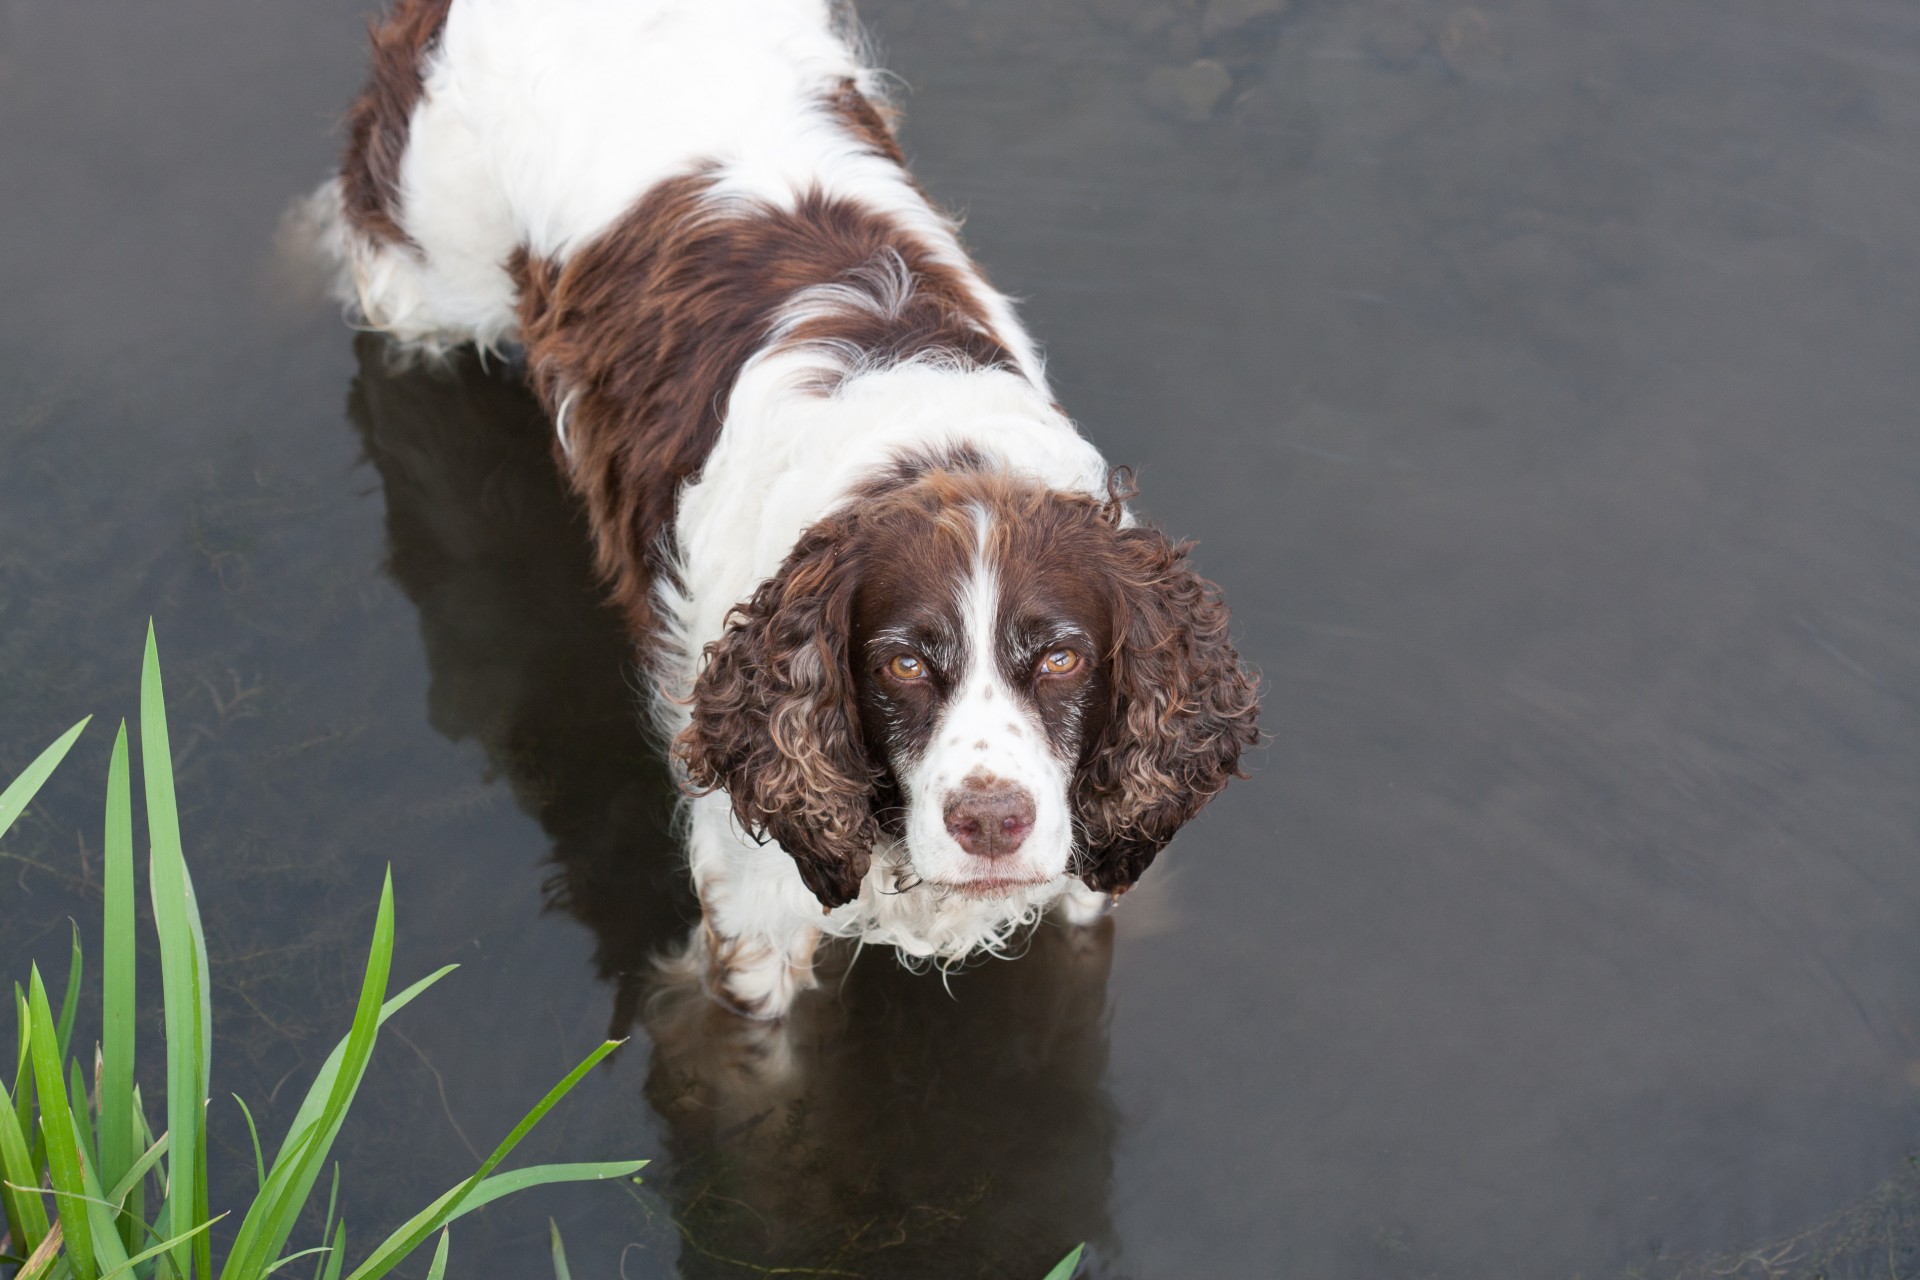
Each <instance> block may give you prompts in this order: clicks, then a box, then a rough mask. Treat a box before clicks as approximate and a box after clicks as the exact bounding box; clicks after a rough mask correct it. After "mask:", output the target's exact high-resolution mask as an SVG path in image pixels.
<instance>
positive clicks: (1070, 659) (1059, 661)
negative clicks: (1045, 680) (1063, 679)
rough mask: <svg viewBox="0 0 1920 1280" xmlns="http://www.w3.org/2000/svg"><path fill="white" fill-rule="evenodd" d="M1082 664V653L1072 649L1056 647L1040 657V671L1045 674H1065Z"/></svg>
mask: <svg viewBox="0 0 1920 1280" xmlns="http://www.w3.org/2000/svg"><path fill="white" fill-rule="evenodd" d="M1079 665H1080V655H1079V654H1077V653H1075V652H1074V651H1073V650H1071V649H1055V650H1054V651H1053V652H1052V653H1049V654H1048V655H1047V656H1046V657H1044V658H1042V659H1040V671H1041V673H1042V674H1043V675H1050V676H1064V675H1066V674H1067V673H1068V672H1069V671H1072V670H1073V669H1074V668H1075V667H1078V666H1079Z"/></svg>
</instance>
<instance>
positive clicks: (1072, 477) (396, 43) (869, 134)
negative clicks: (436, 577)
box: [309, 0, 1258, 1017]
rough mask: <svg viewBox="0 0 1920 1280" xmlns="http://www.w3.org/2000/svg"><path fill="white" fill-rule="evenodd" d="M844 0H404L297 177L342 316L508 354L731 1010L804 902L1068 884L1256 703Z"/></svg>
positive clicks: (755, 985) (938, 938)
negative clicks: (867, 55)
mask: <svg viewBox="0 0 1920 1280" xmlns="http://www.w3.org/2000/svg"><path fill="white" fill-rule="evenodd" d="M842 8H843V7H842V6H840V5H836V4H833V3H830V0H399V3H398V4H397V6H396V7H395V9H394V10H393V11H392V12H391V13H390V14H389V15H388V16H387V17H385V18H384V19H381V20H379V21H378V22H376V24H375V25H374V27H373V70H372V76H371V80H370V83H369V84H368V86H367V89H366V91H365V92H364V93H363V94H362V95H361V96H360V98H359V99H358V100H357V101H356V102H355V103H354V104H353V106H352V109H351V111H350V114H349V117H348V121H349V129H350V142H349V145H348V148H347V153H346V158H345V162H344V164H343V166H342V168H341V172H340V175H339V177H338V178H337V179H335V180H334V181H332V182H329V183H328V184H327V185H326V186H324V187H323V188H321V190H320V191H319V192H318V193H317V194H316V195H315V197H314V200H313V202H312V204H311V205H310V206H309V210H310V216H311V217H312V218H313V219H314V223H315V226H316V228H317V231H318V234H319V235H320V236H321V237H322V239H323V243H324V247H325V248H326V249H327V250H328V252H329V253H330V254H331V256H332V257H333V259H334V260H335V262H336V263H337V264H338V267H339V279H340V281H341V286H340V287H341V291H342V295H343V297H344V298H345V299H346V300H347V301H349V302H350V304H351V305H352V306H353V307H355V308H356V309H357V311H358V313H359V316H360V317H361V318H362V319H363V320H364V322H365V323H366V324H367V325H368V326H370V327H372V328H375V329H379V330H382V331H384V332H385V333H386V334H388V335H389V336H390V337H391V338H393V339H394V340H396V341H397V342H398V343H399V344H401V345H402V346H403V347H405V348H410V349H413V350H419V351H425V352H428V353H432V352H442V351H445V350H447V349H449V348H451V347H452V346H454V345H456V344H460V343H467V342H471V343H475V344H477V345H478V346H479V347H480V348H481V349H482V350H488V349H498V348H500V347H503V346H506V345H508V344H515V345H518V346H519V347H521V348H523V349H524V351H525V359H526V364H527V368H528V371H529V374H530V376H531V378H532V381H533V385H534V387H535V390H536V391H537V393H538V394H539V396H540V397H541V400H542V402H543V403H544V405H545V406H546V408H547V411H548V413H549V415H550V416H551V418H552V421H553V425H554V435H555V452H556V456H557V458H558V462H559V465H560V467H561V469H562V470H563V471H564V473H565V474H566V476H567V477H568V479H569V481H570V482H571V484H572V486H573V488H574V489H575V490H576V492H577V493H578V494H579V495H580V497H581V498H582V499H583V501H584V503H585V506H586V510H587V513H588V516H589V518H590V521H591V525H592V529H593V534H594V539H595V543H596V551H597V556H598V560H599V564H600V567H601V569H602V571H603V572H604V574H605V576H606V578H607V580H608V582H609V584H610V588H611V592H612V595H613V598H614V600H615V602H616V603H617V605H618V606H619V608H620V609H621V610H622V612H623V613H624V616H625V618H626V621H627V624H628V626H629V629H630V630H631V632H632V634H633V636H634V637H635V639H636V640H637V641H638V642H639V643H640V645H641V646H642V647H643V650H644V652H645V654H646V662H647V666H648V668H649V670H650V671H651V672H652V673H653V674H654V676H655V678H656V680H657V683H658V685H659V694H658V696H657V698H656V699H655V702H656V705H657V711H658V716H659V719H660V721H661V725H662V728H663V730H664V732H665V733H666V734H667V736H669V737H670V738H671V740H672V743H673V754H674V757H675V760H676V762H677V764H678V766H679V767H680V769H681V770H683V773H684V779H685V782H686V783H687V786H688V790H689V791H690V793H692V798H691V799H690V801H689V805H688V809H689V813H688V820H689V833H688V845H689V851H690V857H691V864H692V874H693V879H694V884H695V888H696V890H697V892H698V894H699V897H700V901H701V904H702V909H703V914H704V921H703V924H702V927H701V928H700V929H699V930H697V931H696V934H695V937H694V939H693V941H692V943H691V944H690V946H689V950H688V953H687V955H686V957H685V959H684V963H685V965H686V966H687V967H688V968H690V969H692V970H694V971H697V972H698V973H699V974H700V976H701V977H702V978H703V980H704V981H705V983H706V985H707V989H708V990H709V991H711V992H712V993H713V994H714V995H715V996H716V997H717V998H719V999H720V1000H721V1001H722V1002H723V1003H725V1004H727V1005H729V1006H731V1007H732V1008H734V1009H736V1010H739V1011H741V1012H744V1013H749V1014H754V1015H758V1016H762V1017H779V1016H781V1015H782V1014H784V1013H785V1011H786V1010H787V1008H788V1006H789V1005H790V1003H791V1002H792V1000H793V998H794V996H795V994H796V993H797V992H798V991H800V990H802V989H804V988H805V987H807V986H809V985H811V983H812V960H813V954H814V949H815V947H816V945H817V943H818V942H819V940H820V938H821V937H822V936H823V935H829V936H839V937H855V938H859V939H863V940H866V941H872V942H886V943H891V944H893V945H894V946H895V947H897V948H899V949H900V951H902V952H904V953H905V954H906V955H907V956H909V957H921V958H927V959H930V960H933V961H936V962H948V961H955V960H958V959H960V958H962V957H964V956H966V955H968V954H970V953H973V952H976V951H981V950H993V949H997V948H1000V947H1002V946H1003V945H1004V944H1005V943H1007V941H1008V940H1009V939H1010V938H1011V937H1012V936H1013V935H1014V933H1015V931H1016V930H1018V929H1020V928H1022V927H1023V926H1026V925H1029V924H1031V923H1032V922H1034V921H1035V920H1036V919H1037V918H1038V917H1039V916H1040V914H1041V913H1042V912H1043V911H1045V910H1046V909H1047V908H1049V907H1050V906H1054V905H1055V904H1058V906H1059V908H1060V910H1061V911H1062V913H1063V914H1064V915H1065V916H1066V918H1067V919H1069V920H1070V921H1076V922H1082V923H1084V922H1087V921H1090V920H1092V919H1094V918H1096V917H1097V916H1098V915H1099V914H1100V913H1101V912H1102V911H1103V910H1104V908H1105V907H1106V905H1107V904H1108V903H1109V902H1110V901H1111V900H1112V898H1114V897H1116V896H1117V895H1118V894H1120V893H1121V892H1122V891H1124V890H1125V889H1126V888H1127V887H1128V886H1130V885H1131V884H1133V883H1134V881H1135V880H1137V879H1138V878H1139V877H1140V875H1141V873H1142V872H1144V871H1145V870H1146V868H1147V865H1148V864H1149V863H1150V862H1152V861H1153V858H1154V855H1155V854H1156V853H1158V852H1159V851H1160V849H1161V848H1162V847H1163V846H1164V845H1166V843H1167V842H1168V841H1169V840H1170V839H1172V837H1173V834H1174V832H1175V830H1176V829H1177V828H1178V827H1179V826H1180V825H1181V824H1182V823H1184V822H1185V821H1186V820H1187V819H1189V818H1191V817H1192V816H1193V815H1194V814H1195V813H1196V812H1198V811H1199V809H1200V808H1201V807H1202V806H1203V805H1205V804H1206V803H1207V801H1208V800H1210V799H1211V798H1212V797H1213V796H1214V795H1215V794H1217V793H1218V792H1219V791H1220V790H1221V788H1222V787H1224V786H1225V785H1226V783H1227V780H1228V779H1229V778H1230V777H1232V776H1234V775H1235V773H1236V771H1237V769H1238V765H1239V760H1240V755H1241V752H1242V751H1243V750H1244V749H1246V748H1247V747H1249V746H1251V745H1252V744H1253V743H1254V742H1255V741H1256V739H1257V736H1258V735H1257V733H1256V730H1255V728H1254V718H1255V713H1256V701H1257V699H1256V692H1257V691H1256V686H1255V681H1254V680H1253V679H1252V678H1251V677H1250V676H1249V675H1248V674H1247V673H1246V672H1245V671H1244V670H1243V669H1242V668H1241V665H1240V663H1239V660H1238V658H1237V657H1236V655H1235V653H1234V650H1233V647H1232V645H1231V644H1230V642H1229V640H1228V636H1227V611H1226V608H1225V607H1224V606H1223V605H1222V604H1221V602H1220V600H1219V597H1218V593H1217V590H1216V589H1215V588H1214V587H1213V586H1212V585H1211V584H1210V583H1208V582H1206V581H1204V580H1203V579H1202V578H1201V577H1200V576H1199V574H1198V573H1196V572H1195V570H1194V568H1193V566H1192V564H1191V563H1190V562H1189V560H1188V556H1187V548H1186V547H1185V546H1184V545H1178V544H1175V543H1172V542H1170V541H1168V539H1167V538H1166V537H1164V536H1162V535H1161V534H1160V533H1158V532H1156V531H1154V530H1152V529H1150V528H1147V527H1145V526H1142V525H1139V524H1136V523H1135V522H1134V520H1133V518H1132V516H1131V515H1130V513H1129V512H1128V510H1127V508H1126V505H1125V504H1126V501H1127V499H1128V498H1130V497H1131V496H1132V495H1131V489H1130V486H1129V485H1127V483H1126V482H1125V480H1124V473H1123V472H1114V471H1112V470H1110V469H1109V468H1108V466H1107V465H1106V463H1105V462H1103V461H1102V460H1101V457H1100V455H1099V454H1098V453H1097V452H1096V451H1095V450H1094V448H1093V446H1092V445H1090V444H1089V443H1088V442H1087V441H1086V440H1085V439H1083V438H1082V437H1081V436H1080V434H1079V433H1078V432H1077V431H1076V430H1075V429H1074V426H1073V424H1072V423H1071V422H1070V421H1068V419H1067V417H1066V416H1065V414H1064V413H1063V412H1062V411H1061V409H1060V407H1059V406H1058V405H1056V404H1055V403H1054V400H1053V396H1052V393H1051V392H1050V391H1049V390H1048V389H1047V383H1046V379H1045V376H1044V374H1043V372H1042V368H1041V361H1040V357H1039V354H1038V352H1037V351H1036V349H1035V347H1034V344H1033V341H1032V339H1031V338H1029V337H1028V335H1027V333H1026V331H1025V330H1024V329H1023V328H1021V326H1020V322H1019V320H1018V319H1017V318H1016V317H1015V315H1014V312H1013V308H1012V307H1011V306H1010V305H1009V304H1008V302H1007V300H1006V298H1004V297H1003V296H1002V295H1001V294H999V293H997V292H996V291H995V290H994V289H993V288H992V287H991V286H990V285H989V284H988V283H987V281H986V279H985V278H984V277H983V276H982V275H981V273H980V271H979V269H978V268H977V267H976V266H975V265H974V263H973V262H972V260H971V259H970V258H968V256H967V254H966V251H965V250H964V249H963V248H962V247H961V244H960V241H959V238H958V235H957V232H956V229H955V226H954V224H953V222H952V221H951V220H950V219H948V218H947V217H946V216H945V215H943V214H942V213H941V212H940V211H939V210H937V209H936V208H934V206H933V205H932V204H930V203H929V201H928V199H927V197H926V195H925V193H924V192H922V191H921V190H920V188H919V187H918V186H917V185H916V184H915V183H914V180H913V178H912V176H911V175H910V174H909V173H908V172H907V169H906V167H905V164H904V162H903V160H902V157H901V152H900V148H899V146H898V145H897V144H896V142H895V141H894V138H893V134H892V132H891V128H890V125H889V116H888V115H887V113H886V111H887V109H886V107H885V105H884V102H883V100H882V98H881V97H880V96H879V93H878V85H879V79H880V77H879V75H878V73H876V72H875V71H873V70H871V69H870V68H868V67H867V66H865V65H864V64H863V63H862V61H861V59H860V57H859V56H858V52H857V48H858V40H857V38H856V33H855V31H854V29H853V28H852V26H851V24H850V22H848V21H847V19H846V15H845V14H844V13H843V12H842Z"/></svg>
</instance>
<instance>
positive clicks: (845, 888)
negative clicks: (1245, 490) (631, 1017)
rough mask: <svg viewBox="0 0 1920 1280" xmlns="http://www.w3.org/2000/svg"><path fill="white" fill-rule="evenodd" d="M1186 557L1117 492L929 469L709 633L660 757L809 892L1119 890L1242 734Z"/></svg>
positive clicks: (1208, 605) (875, 502)
mask: <svg viewBox="0 0 1920 1280" xmlns="http://www.w3.org/2000/svg"><path fill="white" fill-rule="evenodd" d="M1226 624H1227V614H1226V610H1225V608H1224V607H1223V606H1222V605H1221V604H1220V602H1219V600H1218V598H1217V594H1216V592H1215V591H1214V589H1213V588H1212V587H1211V585H1210V584H1208V583H1206V582H1204V581H1202V580H1201V579H1200V578H1199V577H1198V575H1197V574H1195V573H1194V571H1193V569H1192V568H1191V566H1190V565H1189V564H1188V562H1187V558H1186V550H1185V548H1182V547H1176V546H1174V545H1172V544H1171V543H1169V542H1168V541H1167V539H1166V538H1164V537H1163V536H1162V535H1160V534H1159V533H1156V532H1154V531H1152V530H1149V529H1144V528H1124V527H1122V525H1121V515H1120V504H1119V502H1118V501H1117V500H1109V501H1106V502H1101V501H1098V500H1095V499H1092V498H1089V497H1086V496H1084V495H1079V494H1066V493H1058V492H1053V491H1049V490H1047V489H1045V488H1042V487H1040V486H1037V485H1032V484H1027V483H1023V482H1020V481H1017V480H1011V479H1009V478H1007V477H1004V476H999V475H992V474H982V473H978V472H970V471H946V470H935V471H931V472H928V473H926V474H923V475H921V476H919V478H918V479H916V480H913V481H912V482H910V483H906V484H903V485H900V486H898V487H896V488H893V489H890V490H887V491H885V492H882V493H879V494H876V495H874V496H873V498H872V500H871V501H862V502H857V503H856V504H854V505H853V506H852V507H851V508H849V509H848V510H847V511H846V512H844V513H842V514H839V515H835V516H832V517H829V518H828V519H826V520H823V521H821V522H820V523H819V524H817V525H815V526H814V527H813V528H812V529H810V530H808V531H807V533H806V535H805V536H803V537H802V539H801V541H800V543H799V545H798V546H797V547H796V548H795V549H794V551H793V553H792V555H791V556H789V558H788V560H787V563H786V564H785V565H784V566H783V567H782V569H781V571H780V573H779V574H778V575H776V576H775V577H774V578H773V579H771V580H769V581H768V582H767V583H765V584H764V585H763V586H762V587H761V588H760V590H759V591H757V592H756V593H755V595H754V597H753V599H752V600H750V601H749V602H747V603H746V604H745V605H743V606H741V607H740V608H739V609H738V610H736V611H735V614H734V616H733V618H732V620H731V623H730V625H729V629H728V631H727V634H726V635H725V636H723V637H722V638H721V639H720V640H718V641H716V642H715V643H714V644H713V645H711V646H709V649H708V654H707V665H706V669H705V670H704V671H703V673H702V675H701V677H700V679H699V681H698V683H697V685H696V688H695V693H694V707H693V722H692V724H691V725H690V726H689V727H688V729H687V730H686V731H685V732H684V733H683V734H682V735H681V737H680V740H679V742H678V743H677V744H676V745H677V750H678V752H679V754H680V756H681V759H682V761H683V762H684V764H685V766H686V768H687V770H688V774H689V777H690V779H691V780H692V782H693V783H694V784H695V785H696V786H702V787H708V788H711V787H724V788H725V789H726V790H727V792H728V794H729V796H730V798H731V799H732V802H733V807H734V810H735V813H736V814H737V815H738V817H739V818H740V820H741V822H742V823H743V824H744V825H745V826H746V827H747V828H748V829H749V830H750V831H752V832H754V833H755V834H756V835H759V834H764V835H766V836H769V837H771V838H773V839H776V840H778V841H779V842H780V844H781V846H782V847H783V848H785V849H786V850H787V851H788V852H789V853H790V854H792V855H793V857H794V859H795V861H796V862H797V863H798V864H799V866H800V870H801V873H802V875H803V877H804V878H805V879H806V881H807V884H808V887H809V888H811V889H812V890H813V891H814V893H815V894H816V895H817V896H818V897H819V898H820V899H821V901H822V902H824V903H826V904H827V905H829V906H834V905H838V904H840V903H842V902H847V901H850V900H851V899H852V898H854V897H855V896H857V895H858V892H859V885H860V881H861V879H862V878H863V877H864V876H865V874H866V872H867V869H868V866H869V861H870V853H871V850H872V848H873V846H874V843H875V841H876V840H878V839H879V838H880V837H881V836H882V835H883V834H884V835H887V836H891V837H893V838H894V839H896V840H897V841H899V842H901V845H902V847H903V848H904V851H905V855H906V858H907V859H908V862H909V863H910V874H909V876H908V877H907V878H906V880H905V882H904V883H906V884H914V883H916V882H917V883H918V884H920V885H924V886H926V887H928V888H931V889H933V890H934V891H939V890H942V889H944V890H947V891H951V892H957V893H961V894H966V895H969V896H974V897H1002V896H1006V895H1010V894H1017V893H1022V892H1024V891H1026V890H1029V889H1033V888H1036V887H1038V886H1042V885H1044V884H1047V883H1049V882H1053V881H1056V880H1059V879H1060V878H1062V877H1064V876H1069V875H1072V876H1078V877H1079V878H1081V879H1082V880H1084V881H1085V882H1086V883H1087V884H1089V885H1091V886H1093V887H1095V888H1099V889H1111V890H1120V889H1124V888H1126V887H1127V886H1129V885H1131V884H1132V883H1133V882H1134V880H1136V879H1137V878H1138V877H1139V875H1140V873H1141V872H1142V871H1144V870H1145V869H1146V866H1147V864H1148V863H1149V862H1151V861H1152V859H1153V857H1154V855H1155V854H1156V853H1157V852H1158V851H1159V850H1160V849H1161V848H1162V847H1163V846H1164V845H1165V844H1166V843H1167V841H1168V840H1170V839H1171V838H1172V837H1173V833H1174V831H1175V830H1176V829H1178V827H1179V826H1180V825H1181V824H1182V823H1183V822H1185V821H1186V820H1187V819H1188V818H1189V817H1191V816H1192V815H1193V814H1194V813H1196V812H1198V811H1199V809H1200V808H1201V807H1202V806H1203V805H1205V804H1206V802H1207V801H1208V800H1209V799H1211V798H1212V797H1213V796H1214V795H1215V794H1216V793H1218V792H1219V790H1220V789H1221V788H1222V787H1224V786H1225V785H1226V782H1227V780H1228V778H1229V777H1231V776H1232V775H1233V774H1234V772H1235V771H1236V769H1237V767H1238V762H1239V756H1240V752H1241V751H1242V750H1243V749H1244V748H1245V747H1247V746H1249V745H1251V744H1252V743H1253V742H1254V741H1255V739H1256V736H1257V735H1256V732H1255V730H1254V727H1253V724H1254V717H1255V713H1256V709H1257V708H1256V689H1255V686H1254V682H1253V681H1252V680H1251V679H1250V678H1249V677H1248V676H1247V675H1246V674H1245V673H1244V672H1243V671H1242V670H1241V668H1240V665H1239V662H1238V659H1237V657H1236V656H1235V654H1234V652H1233V649H1232V646H1231V645H1230V643H1229V642H1228V640H1227V635H1226V629H1227V628H1226Z"/></svg>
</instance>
